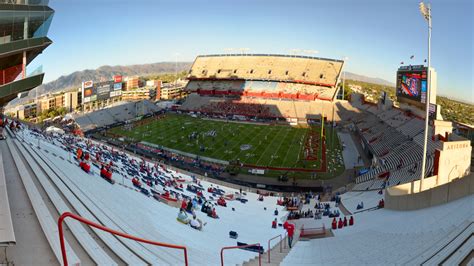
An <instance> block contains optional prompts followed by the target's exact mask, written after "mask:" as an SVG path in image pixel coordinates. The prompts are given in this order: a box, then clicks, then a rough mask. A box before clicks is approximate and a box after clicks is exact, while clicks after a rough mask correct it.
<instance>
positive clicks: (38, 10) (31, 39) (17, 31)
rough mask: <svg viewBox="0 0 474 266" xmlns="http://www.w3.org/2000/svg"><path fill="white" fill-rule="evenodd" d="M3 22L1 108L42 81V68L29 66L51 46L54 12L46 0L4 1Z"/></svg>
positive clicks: (0, 66) (0, 32) (1, 40)
mask: <svg viewBox="0 0 474 266" xmlns="http://www.w3.org/2000/svg"><path fill="white" fill-rule="evenodd" d="M0 12H2V15H1V20H0V26H1V29H2V30H1V31H0V72H1V73H0V106H3V105H5V104H6V103H8V102H9V101H11V100H12V99H14V98H16V97H17V95H18V94H19V93H21V92H26V91H29V90H31V89H33V88H35V87H37V86H39V85H41V83H42V82H43V77H44V73H42V69H41V67H40V68H39V69H37V70H35V71H29V72H30V73H29V74H27V66H28V65H29V64H30V63H31V62H32V61H33V60H34V59H35V58H36V57H37V56H38V55H39V54H41V53H42V52H43V50H44V49H46V48H47V47H48V46H49V45H51V43H52V41H51V40H50V39H49V38H48V37H47V36H46V34H47V33H48V30H49V26H50V24H51V21H52V19H53V15H54V10H53V9H51V8H50V7H48V6H47V1H30V2H28V1H6V2H5V1H2V4H1V5H0Z"/></svg>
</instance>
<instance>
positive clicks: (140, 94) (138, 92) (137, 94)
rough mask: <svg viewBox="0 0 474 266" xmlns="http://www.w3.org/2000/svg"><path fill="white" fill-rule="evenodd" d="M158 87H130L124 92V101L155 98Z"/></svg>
mask: <svg viewBox="0 0 474 266" xmlns="http://www.w3.org/2000/svg"><path fill="white" fill-rule="evenodd" d="M155 95H156V89H155V88H152V87H143V88H137V89H130V90H126V91H123V92H122V100H123V101H141V100H155V98H156V97H155Z"/></svg>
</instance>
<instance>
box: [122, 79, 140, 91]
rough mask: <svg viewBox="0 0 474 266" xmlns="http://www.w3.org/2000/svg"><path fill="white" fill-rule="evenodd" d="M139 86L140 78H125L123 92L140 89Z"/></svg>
mask: <svg viewBox="0 0 474 266" xmlns="http://www.w3.org/2000/svg"><path fill="white" fill-rule="evenodd" d="M141 86H142V82H141V80H140V77H138V76H134V77H127V80H126V87H125V90H130V89H135V88H140V87H141Z"/></svg>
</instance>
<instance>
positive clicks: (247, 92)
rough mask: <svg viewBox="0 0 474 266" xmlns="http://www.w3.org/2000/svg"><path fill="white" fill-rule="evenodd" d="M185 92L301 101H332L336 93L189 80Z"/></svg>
mask: <svg viewBox="0 0 474 266" xmlns="http://www.w3.org/2000/svg"><path fill="white" fill-rule="evenodd" d="M186 90H187V91H188V92H190V93H198V94H199V95H202V96H245V97H256V98H269V99H280V98H282V99H293V100H301V101H314V100H315V99H321V100H332V99H333V97H334V94H335V92H336V90H335V89H334V88H328V87H321V86H316V85H307V84H298V83H285V82H275V81H253V80H248V81H235V80H230V81H222V80H191V81H189V82H188V84H187V86H186Z"/></svg>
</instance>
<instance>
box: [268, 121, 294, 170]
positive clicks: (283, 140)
mask: <svg viewBox="0 0 474 266" xmlns="http://www.w3.org/2000/svg"><path fill="white" fill-rule="evenodd" d="M284 130H285V131H286V135H285V136H284V137H283V138H282V139H281V142H280V145H279V146H278V149H276V153H275V154H276V155H277V156H279V154H280V153H279V151H280V148H281V145H282V144H283V142H285V139H286V137H287V136H288V133H289V132H290V130H288V129H284ZM275 154H273V155H272V157H270V158H271V160H270V162H268V165H269V166H272V162H273V158H274V155H275Z"/></svg>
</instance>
